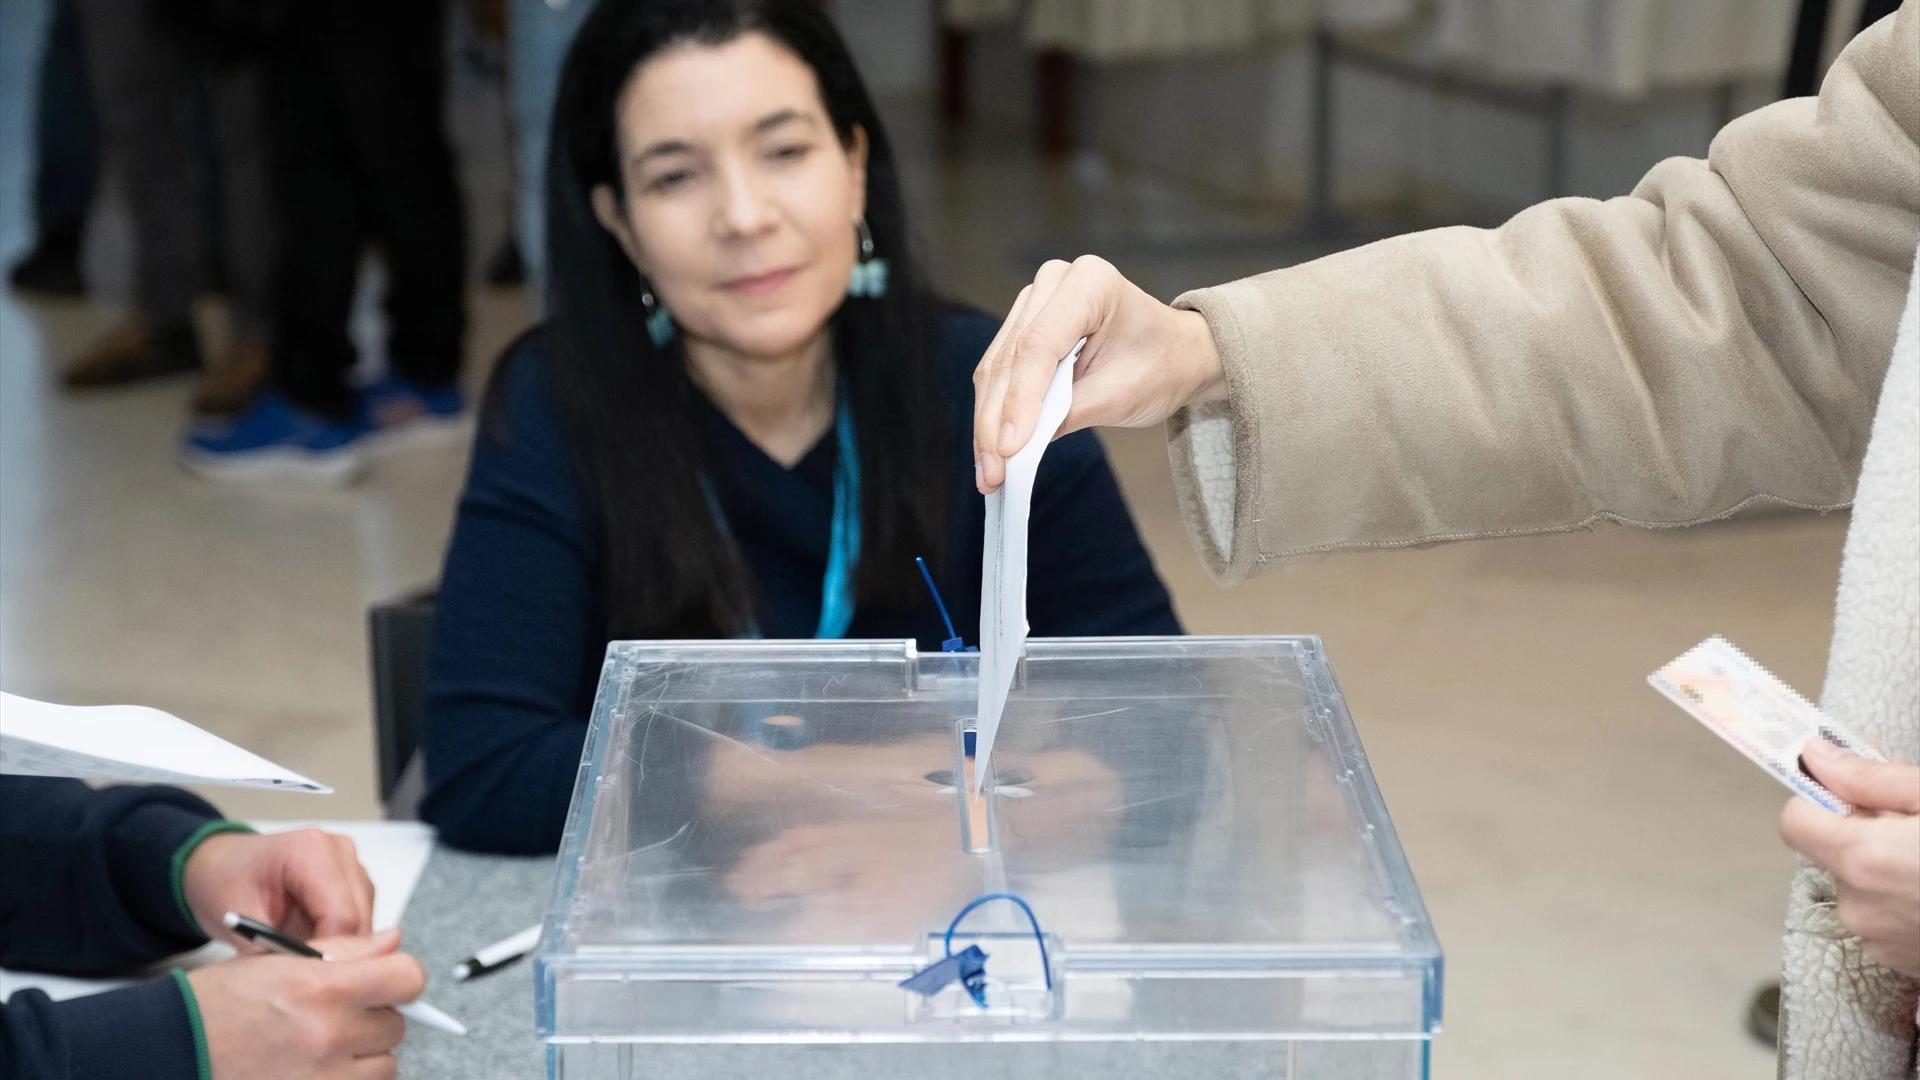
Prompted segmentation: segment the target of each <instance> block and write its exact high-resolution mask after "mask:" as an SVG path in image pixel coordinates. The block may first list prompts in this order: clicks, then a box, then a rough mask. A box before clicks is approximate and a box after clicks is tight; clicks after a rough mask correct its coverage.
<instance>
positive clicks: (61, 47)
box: [7, 0, 100, 296]
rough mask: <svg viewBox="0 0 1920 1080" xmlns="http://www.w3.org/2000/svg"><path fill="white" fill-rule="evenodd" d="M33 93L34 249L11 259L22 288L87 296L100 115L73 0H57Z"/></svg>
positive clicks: (12, 278)
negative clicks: (87, 236) (85, 257)
mask: <svg viewBox="0 0 1920 1080" xmlns="http://www.w3.org/2000/svg"><path fill="white" fill-rule="evenodd" d="M34 93H35V95H36V100H35V102H34V133H33V151H34V164H33V232H34V240H33V250H32V251H30V252H28V253H27V254H26V255H24V256H22V257H21V258H20V261H19V262H16V263H14V264H13V267H12V269H11V270H9V271H8V273H7V280H8V282H9V283H10V284H12V285H13V287H14V288H16V289H24V290H27V291H30V292H39V293H46V294H48V295H51V296H82V295H84V294H85V293H86V282H84V281H83V280H81V277H80V240H81V237H82V235H83V234H84V233H85V232H86V226H87V209H88V208H89V207H90V206H91V205H92V204H93V192H94V188H95V187H96V186H97V182H98V179H99V173H100V123H99V120H98V119H97V118H96V117H95V116H94V110H93V91H91V90H90V89H88V87H87V65H86V58H85V57H84V56H82V55H81V46H80V14H79V12H77V11H75V10H74V0H54V3H53V12H52V17H51V18H49V19H48V20H47V46H46V51H45V52H43V53H42V54H41V58H40V78H39V81H38V83H37V84H36V85H35V89H34Z"/></svg>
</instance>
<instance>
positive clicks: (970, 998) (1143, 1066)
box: [534, 637, 1442, 1080]
mask: <svg viewBox="0 0 1920 1080" xmlns="http://www.w3.org/2000/svg"><path fill="white" fill-rule="evenodd" d="M977 671H978V656H977V655H974V654H948V653H941V654H933V655H926V654H921V653H919V652H918V651H916V649H915V648H914V646H913V645H912V644H911V643H908V642H852V641H847V642H840V641H818V642H816V641H803V642H787V641H758V642H616V643H614V644H613V645H611V646H609V648H608V652H607V659H606V664H605V667H604V669H603V670H602V673H601V678H600V689H599V696H598V698H597V700H596V702H595V704H594V711H593V718H592V726H591V730H590V733H589V735H588V737H587V746H586V752H585V755H584V757H583V760H582V764H581V767H580V775H579V779H578V781H577V784H576V787H575V789H574V796H573V808H572V811H571V814H570V816H569V819H568V823H567V830H566V835H565V838H564V840H563V841H562V846H561V851H560V861H559V870H558V873H557V875H556V878H555V885H554V893H553V898H552V902H551V905H550V908H549V913H548V916H547V922H546V928H545V931H544V934H543V936H542V938H541V942H540V945H539V948H538V949H537V951H536V953H535V965H534V979H535V995H536V1010H537V1022H538V1029H539V1034H540V1037H541V1038H542V1039H543V1040H544V1041H545V1042H546V1044H547V1048H548V1049H547V1059H548V1071H549V1075H550V1076H553V1077H560V1078H565V1080H613V1078H619V1080H627V1078H637V1077H649V1078H651V1077H682V1076H688V1077H692V1076H699V1077H735V1076H738V1077H742V1078H745V1077H754V1078H756V1080H767V1078H771V1077H780V1078H783V1080H784V1078H789V1077H856V1076H860V1077H864V1076H911V1077H913V1078H914V1080H945V1078H956V1080H957V1078H960V1077H968V1078H981V1077H986V1076H992V1077H996V1078H997V1077H1028V1076H1031V1077H1036V1078H1038V1077H1049V1078H1053V1077H1081V1076H1085V1077H1095V1076H1098V1077H1101V1078H1103V1080H1109V1078H1114V1077H1129V1076H1179V1077H1181V1078H1182V1080H1197V1078H1198V1077H1226V1076H1236V1077H1237V1076H1247V1077H1255V1076H1260V1077H1264V1076H1274V1077H1290V1078H1293V1080H1320V1078H1331V1077H1340V1078H1348V1077H1352V1078H1361V1077H1365V1078H1373V1077H1395V1078H1399V1077H1420V1076H1424V1075H1425V1074H1426V1063H1427V1049H1428V1045H1429V1040H1431V1039H1432V1037H1433V1036H1434V1034H1435V1033H1436V1032H1437V1031H1438V1030H1439V1026H1440V997H1441V994H1440V987H1441V967H1442V962H1441V953H1440V946H1439V943H1438V942H1437V941H1436V939H1435V937H1434V934H1433V928H1432V926H1431V924H1430V923H1429V921H1428V919H1427V913H1426V909H1425V907H1424V905H1423V904H1422V903H1421V900H1420V893H1419V890H1418V888H1417V887H1416V886H1415V884H1414V881H1413V876H1412V873H1411V872H1410V871H1409V869H1408V867H1407V863H1406V859H1405V857H1404V855H1403V854H1402V852H1401V849H1400V844H1399V840H1398V838H1397V837H1396V836H1395V835H1394V831H1393V826H1392V823H1391V822H1390V821H1389V820H1388V818H1387V811H1386V806H1385V804H1384V802H1382V800H1381V797H1380V792H1379V790H1378V789H1377V788H1376V787H1375V785H1374V780H1373V775H1372V773H1371V771H1370V770H1369V769H1368V767H1367V761H1366V756H1365V755H1364V754H1363V753H1362V751H1361V748H1360V743H1359V740H1358V738H1357V737H1356V736H1355V733H1354V728H1353V723H1352V720H1351V719H1350V718H1349V717H1348V715H1347V711H1346V707H1345V704H1344V703H1343V701H1342V699H1341V696H1340V691H1339V689H1338V687H1337V686H1336V685H1335V684H1334V680H1333V675H1332V672H1331V671H1330V670H1329V668H1328V666H1327V661H1326V655H1325V653H1324V651H1323V650H1322V648H1321V645H1320V641H1319V639H1317V638H1312V637H1216V638H1207V637H1167V638H1103V639H1046V638H1036V639H1033V640H1031V641H1029V642H1028V643H1027V648H1026V653H1025V657H1024V659H1023V660H1022V661H1021V663H1020V665H1019V668H1018V670H1017V673H1016V676H1015V681H1014V686H1013V690H1012V693H1011V694H1010V695H1009V697H1008V701H1007V707H1006V712H1005V716H1004V719H1003V721H1002V723H1001V726H1000V730H999V736H998V739H997V741H996V743H995V746H994V749H993V754H992V759H991V762H990V763H989V765H988V766H987V767H986V768H985V769H983V770H982V771H983V773H984V775H982V776H981V777H980V780H981V786H982V787H983V788H984V791H983V793H982V794H979V795H975V794H973V790H974V786H973V785H972V784H971V783H970V782H969V780H970V779H971V778H972V777H973V774H974V771H975V768H976V759H975V758H974V757H972V756H970V751H971V749H972V744H973V738H972V724H973V714H974V711H975V698H976V695H977V693H978V675H977ZM988 894H1012V895H1013V896H1015V897H1018V898H1019V902H1015V901H1014V900H1009V899H987V900H984V901H982V902H981V903H980V904H979V905H978V906H977V907H975V908H974V909H973V910H971V911H969V912H967V913H966V915H965V917H964V918H963V919H960V920H959V922H958V923H957V924H955V922H954V920H955V916H956V915H959V914H960V913H961V911H962V909H963V908H966V907H967V905H968V904H969V903H970V902H971V901H974V900H975V899H976V898H980V897H982V896H986V895H988ZM1023 904H1024V907H1023V906H1022V905H1023ZM1028 911H1031V913H1032V918H1031V919H1029V916H1028ZM950 926H951V927H952V939H951V942H949V941H948V931H949V927H950ZM1042 946H1044V955H1043V949H1042ZM969 947H977V948H978V949H979V950H980V951H981V952H983V953H985V955H986V960H985V962H984V969H983V970H981V971H979V972H978V973H977V974H975V975H974V976H973V978H972V981H971V985H969V983H968V981H967V980H964V979H956V980H953V981H950V982H948V983H946V984H945V985H944V986H940V987H938V988H935V989H933V990H931V991H929V992H926V993H921V992H916V991H914V990H911V989H905V988H902V987H901V986H900V985H899V984H900V983H901V982H902V981H903V980H906V979H908V978H909V977H910V976H913V975H914V974H915V973H916V972H920V971H922V970H924V969H926V968H928V967H929V966H931V965H935V964H943V963H944V964H946V965H947V967H945V968H942V970H943V971H948V969H950V968H951V967H952V966H953V965H954V964H961V963H962V962H959V961H955V962H948V961H947V957H948V955H949V954H950V953H951V954H966V953H967V951H968V949H969ZM962 966H964V964H962ZM975 966H976V967H978V965H975ZM949 974H951V972H950V971H949ZM931 981H934V982H938V981H939V978H938V977H936V978H934V979H932V980H931Z"/></svg>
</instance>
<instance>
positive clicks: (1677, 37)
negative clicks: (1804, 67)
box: [1431, 0, 1798, 97]
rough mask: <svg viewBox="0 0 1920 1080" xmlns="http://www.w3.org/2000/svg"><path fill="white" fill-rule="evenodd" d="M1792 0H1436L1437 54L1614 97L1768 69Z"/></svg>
mask: <svg viewBox="0 0 1920 1080" xmlns="http://www.w3.org/2000/svg"><path fill="white" fill-rule="evenodd" d="M1797 8H1798V4H1797V0H1437V8H1436V11H1435V14H1434V22H1433V26H1432V39H1431V43H1432V48H1433V54H1434V56H1435V58H1436V59H1438V60H1440V61H1441V62H1442V63H1445V64H1447V65H1448V66H1451V67H1456V68H1460V69H1462V70H1467V71H1473V72H1477V73H1481V74H1485V75H1488V76H1491V77H1494V78H1497V79H1500V80H1503V81H1511V82H1516V83H1546V82H1553V83H1564V84H1569V85H1571V86H1573V87H1575V88H1576V89H1580V90H1586V91H1592V92H1598V93H1602V94H1608V95H1612V96H1616V97H1638V96H1640V95H1642V94H1645V93H1646V92H1647V91H1648V90H1650V89H1652V88H1653V87H1656V86H1675V85H1704V84H1711V83H1718V82H1723V81H1726V80H1728V79H1734V78H1751V77H1757V76H1767V75H1772V74H1774V73H1776V72H1778V71H1779V70H1780V69H1781V66H1782V65H1783V64H1784V63H1785V61H1786V55H1787V45H1788V37H1789V34H1790V32H1791V27H1792V23H1793V17H1794V13H1795V11H1796V10H1797Z"/></svg>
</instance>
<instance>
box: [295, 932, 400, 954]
mask: <svg viewBox="0 0 1920 1080" xmlns="http://www.w3.org/2000/svg"><path fill="white" fill-rule="evenodd" d="M307 944H308V945H311V946H313V947H314V948H316V949H318V950H320V951H321V952H322V953H324V954H325V955H326V957H327V959H329V960H368V959H372V958H373V957H376V956H386V955H387V954H389V953H392V952H394V951H395V950H397V949H399V948H400V931H399V929H398V928H395V929H392V930H382V931H380V932H379V933H377V934H372V935H368V936H355V937H328V938H314V939H313V940H312V941H309V942H307Z"/></svg>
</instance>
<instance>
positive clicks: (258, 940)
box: [221, 911, 467, 1035]
mask: <svg viewBox="0 0 1920 1080" xmlns="http://www.w3.org/2000/svg"><path fill="white" fill-rule="evenodd" d="M221 921H222V922H224V923H226V925H227V929H229V930H231V931H233V932H234V933H236V934H238V935H240V936H241V937H243V938H246V939H247V940H248V941H251V942H253V943H254V944H255V945H258V946H260V947H261V948H263V949H270V950H272V951H274V952H278V953H286V954H287V955H288V956H304V957H307V958H308V959H310V960H326V959H329V957H328V956H327V955H326V954H325V953H323V952H321V951H320V950H318V949H316V948H314V947H313V946H311V945H309V944H307V943H306V942H304V941H301V940H300V939H299V938H296V937H292V936H290V935H288V934H284V933H281V932H280V931H279V930H276V929H274V928H273V927H271V926H268V925H267V924H266V923H263V922H261V921H260V920H258V919H250V918H248V917H246V916H245V915H241V914H239V913H238V912H233V911H229V912H227V914H226V917H225V918H224V919H222V920H221ZM393 1011H394V1012H397V1013H399V1014H400V1015H401V1016H404V1017H406V1018H407V1019H409V1020H418V1021H420V1022H421V1023H423V1024H425V1025H427V1026H428V1027H432V1028H439V1029H440V1030H441V1031H446V1032H451V1033H452V1034H455V1035H465V1034H466V1033H467V1025H465V1024H463V1023H461V1022H460V1021H458V1020H455V1019H454V1018H453V1017H451V1016H448V1015H447V1014H446V1013H443V1012H441V1011H440V1010H439V1009H436V1008H434V1007H433V1006H431V1005H429V1004H427V1003H426V1002H424V1001H409V1002H407V1003H406V1004H404V1005H395V1006H394V1007H393Z"/></svg>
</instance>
